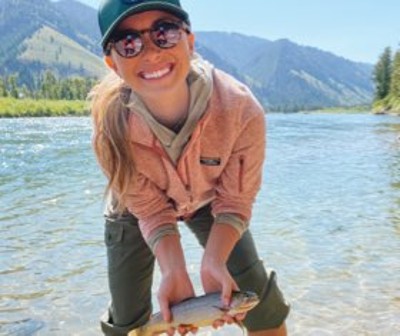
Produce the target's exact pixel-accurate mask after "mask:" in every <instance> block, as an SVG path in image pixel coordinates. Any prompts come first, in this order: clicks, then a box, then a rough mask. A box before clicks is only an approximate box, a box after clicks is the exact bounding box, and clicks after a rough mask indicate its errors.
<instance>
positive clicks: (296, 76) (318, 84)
mask: <svg viewBox="0 0 400 336" xmlns="http://www.w3.org/2000/svg"><path fill="white" fill-rule="evenodd" d="M198 40H199V41H200V43H202V44H203V45H205V46H206V47H207V48H209V49H212V50H214V51H215V50H217V51H218V56H219V57H220V58H222V59H223V60H225V61H226V62H230V63H231V64H234V65H235V66H236V68H237V71H238V72H239V73H241V74H242V75H244V77H245V78H246V82H247V84H249V85H250V86H252V87H253V88H254V89H255V90H256V92H257V93H258V95H259V96H261V100H262V101H263V103H264V104H266V105H269V106H273V107H275V108H280V109H291V108H296V109H299V108H303V107H307V108H310V107H321V106H338V105H341V106H352V105H359V104H368V103H370V101H371V97H372V92H373V86H372V82H371V79H370V78H371V73H372V66H371V65H368V64H362V63H356V62H352V61H349V60H346V59H344V58H342V57H338V56H335V55H333V54H332V53H328V52H325V51H322V50H319V49H317V48H311V47H305V46H300V45H297V44H295V43H293V42H291V41H289V40H278V41H275V42H271V41H268V40H262V39H259V38H254V37H249V38H247V39H246V36H243V35H239V34H230V33H208V32H207V33H200V34H198ZM244 41H245V42H244Z"/></svg>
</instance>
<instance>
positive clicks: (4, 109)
mask: <svg viewBox="0 0 400 336" xmlns="http://www.w3.org/2000/svg"><path fill="white" fill-rule="evenodd" d="M270 113H274V111H273V110H271V111H270ZM285 113H290V112H285ZM293 113H306V114H308V113H340V114H354V113H373V114H390V115H398V116H400V106H399V109H398V110H397V111H396V110H393V111H391V110H382V109H380V108H379V109H376V106H375V105H374V106H367V105H365V106H353V107H329V108H321V109H312V110H301V111H294V112H293ZM89 115H90V112H89V103H88V102H87V101H86V100H65V99H60V100H53V99H33V98H24V99H19V98H12V97H0V118H24V117H67V116H68V117H71V116H75V117H83V116H89Z"/></svg>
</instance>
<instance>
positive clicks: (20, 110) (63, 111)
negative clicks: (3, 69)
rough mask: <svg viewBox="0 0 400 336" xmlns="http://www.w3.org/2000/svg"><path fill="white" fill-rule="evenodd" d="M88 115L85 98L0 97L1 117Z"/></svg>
mask: <svg viewBox="0 0 400 336" xmlns="http://www.w3.org/2000/svg"><path fill="white" fill-rule="evenodd" d="M86 115H89V109H88V103H87V102H86V101H84V100H48V99H15V98H10V97H6V98H0V118H19V117H60V116H86Z"/></svg>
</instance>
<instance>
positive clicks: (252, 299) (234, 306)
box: [229, 291, 260, 315]
mask: <svg viewBox="0 0 400 336" xmlns="http://www.w3.org/2000/svg"><path fill="white" fill-rule="evenodd" d="M259 302H260V299H259V298H258V295H257V294H256V293H253V292H250V291H240V292H233V293H232V300H231V304H230V309H229V314H230V315H236V314H240V313H246V312H248V311H249V310H251V309H253V308H254V307H255V306H256V305H257V304H258V303H259Z"/></svg>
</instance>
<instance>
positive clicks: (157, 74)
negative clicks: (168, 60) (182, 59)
mask: <svg viewBox="0 0 400 336" xmlns="http://www.w3.org/2000/svg"><path fill="white" fill-rule="evenodd" d="M171 71H172V65H169V66H167V67H165V68H163V69H160V70H157V71H152V72H144V71H142V72H140V74H139V75H140V77H142V78H144V79H160V78H162V77H165V76H166V75H168V74H169V73H170V72H171Z"/></svg>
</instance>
